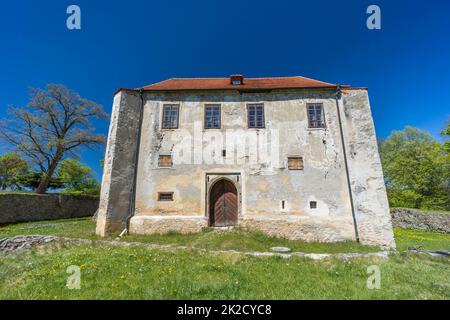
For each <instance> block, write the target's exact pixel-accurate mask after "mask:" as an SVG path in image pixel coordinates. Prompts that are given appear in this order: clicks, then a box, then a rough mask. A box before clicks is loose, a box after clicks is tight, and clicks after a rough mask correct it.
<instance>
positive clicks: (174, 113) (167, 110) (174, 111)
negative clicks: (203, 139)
mask: <svg viewBox="0 0 450 320" xmlns="http://www.w3.org/2000/svg"><path fill="white" fill-rule="evenodd" d="M179 109H180V108H179V105H177V104H165V105H164V106H163V118H162V128H163V129H177V128H178V113H179Z"/></svg>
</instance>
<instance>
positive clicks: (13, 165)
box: [0, 153, 28, 190]
mask: <svg viewBox="0 0 450 320" xmlns="http://www.w3.org/2000/svg"><path fill="white" fill-rule="evenodd" d="M27 170H28V164H27V163H26V161H25V160H23V159H22V158H21V157H20V156H19V155H18V154H15V153H6V154H4V155H2V156H0V188H1V189H2V190H6V189H7V188H10V189H20V186H19V185H18V184H17V176H19V175H21V174H24V173H25V172H26V171H27Z"/></svg>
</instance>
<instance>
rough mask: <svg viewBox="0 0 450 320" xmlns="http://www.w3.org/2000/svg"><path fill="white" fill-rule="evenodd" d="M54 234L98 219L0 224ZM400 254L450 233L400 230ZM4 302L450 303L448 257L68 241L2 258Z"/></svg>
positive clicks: (265, 245)
mask: <svg viewBox="0 0 450 320" xmlns="http://www.w3.org/2000/svg"><path fill="white" fill-rule="evenodd" d="M22 234H23V235H26V234H41V235H46V234H51V235H59V236H67V237H77V238H90V239H97V237H96V236H95V233H94V224H93V222H92V221H91V220H90V219H74V220H61V221H51V222H49V221H47V222H33V223H23V224H17V225H10V226H4V227H0V238H4V237H10V236H14V235H22ZM395 235H396V241H397V245H398V249H399V250H404V249H406V248H407V247H412V246H422V247H423V248H424V249H447V250H449V249H450V235H448V234H447V235H446V234H440V233H434V232H424V231H412V230H405V229H396V230H395ZM124 241H145V242H151V243H164V244H174V245H192V246H196V247H207V248H211V249H219V248H222V249H238V250H259V251H266V250H268V249H269V248H270V247H271V246H274V245H277V246H278V245H286V246H288V247H290V248H292V249H293V250H295V251H303V252H350V251H353V252H355V251H373V250H377V248H374V247H366V246H359V245H357V244H355V243H342V244H319V243H312V244H311V243H303V242H300V241H288V240H283V239H275V238H270V237H267V236H264V235H262V234H260V233H258V232H255V233H254V232H244V231H242V230H239V229H238V230H235V231H232V232H228V233H226V232H215V231H211V230H208V229H207V230H205V231H204V232H201V233H198V234H192V235H179V234H169V235H154V236H128V237H125V239H124ZM70 265H77V266H79V267H80V268H81V290H69V289H67V288H66V281H67V277H68V276H69V274H68V273H66V269H67V267H68V266H70ZM371 265H377V266H378V267H379V268H380V271H381V289H378V290H377V289H375V290H369V289H367V287H366V282H367V278H368V277H369V276H370V274H368V273H367V267H369V266H371ZM0 299H450V260H449V259H448V258H431V257H427V256H419V255H411V254H392V255H391V257H390V258H389V259H380V258H361V259H353V260H348V261H343V260H337V259H332V260H322V261H313V260H309V259H306V258H298V257H295V258H291V259H282V258H277V257H265V258H262V257H250V256H243V255H240V254H231V253H230V254H212V253H205V252H203V253H202V252H197V251H178V252H176V253H171V252H167V251H161V250H156V249H148V248H137V247H132V248H122V247H105V246H94V247H88V246H67V247H63V248H60V249H58V250H56V249H50V248H46V249H40V250H35V251H29V252H22V253H19V254H17V255H11V256H6V257H1V258H0Z"/></svg>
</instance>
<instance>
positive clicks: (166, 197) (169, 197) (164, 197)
mask: <svg viewBox="0 0 450 320" xmlns="http://www.w3.org/2000/svg"><path fill="white" fill-rule="evenodd" d="M158 201H173V192H159V193H158Z"/></svg>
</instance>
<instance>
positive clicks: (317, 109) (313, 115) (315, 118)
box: [307, 103, 325, 128]
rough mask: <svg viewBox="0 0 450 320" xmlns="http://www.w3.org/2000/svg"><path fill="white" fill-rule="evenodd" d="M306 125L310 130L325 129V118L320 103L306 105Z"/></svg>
mask: <svg viewBox="0 0 450 320" xmlns="http://www.w3.org/2000/svg"><path fill="white" fill-rule="evenodd" d="M307 108H308V125H309V127H310V128H325V117H324V112H323V105H322V104H321V103H308V105H307Z"/></svg>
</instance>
